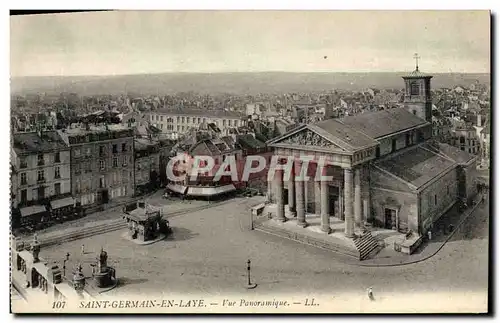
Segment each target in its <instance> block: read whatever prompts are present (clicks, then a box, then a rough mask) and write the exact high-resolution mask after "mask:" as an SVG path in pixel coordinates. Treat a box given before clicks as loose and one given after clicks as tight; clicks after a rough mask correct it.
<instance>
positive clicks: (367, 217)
mask: <svg viewBox="0 0 500 323" xmlns="http://www.w3.org/2000/svg"><path fill="white" fill-rule="evenodd" d="M363 222H370V202H369V200H368V199H364V200H363Z"/></svg>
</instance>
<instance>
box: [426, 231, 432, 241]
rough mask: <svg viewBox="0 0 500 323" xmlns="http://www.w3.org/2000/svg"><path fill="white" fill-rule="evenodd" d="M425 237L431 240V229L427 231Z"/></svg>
mask: <svg viewBox="0 0 500 323" xmlns="http://www.w3.org/2000/svg"><path fill="white" fill-rule="evenodd" d="M427 238H429V241H430V240H432V232H431V230H429V231H427Z"/></svg>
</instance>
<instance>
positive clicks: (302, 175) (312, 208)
mask: <svg viewBox="0 0 500 323" xmlns="http://www.w3.org/2000/svg"><path fill="white" fill-rule="evenodd" d="M299 128H302V130H303V131H302V134H300V131H299V132H298V133H299V134H298V136H299V138H298V139H293V137H292V138H286V140H284V143H283V142H282V143H280V142H277V143H276V144H274V145H273V144H270V146H271V147H275V150H274V154H275V156H274V158H275V159H276V160H277V162H276V163H277V165H276V166H277V169H276V171H275V173H274V179H275V180H274V181H273V185H276V187H275V188H274V191H275V192H276V193H275V197H276V198H275V200H274V201H273V202H274V204H276V212H275V214H274V218H275V219H276V220H277V221H279V222H284V221H288V220H290V219H293V221H294V222H296V225H297V226H299V227H302V228H305V227H307V226H309V225H310V223H309V218H314V217H315V218H318V219H319V220H320V221H319V222H320V223H319V229H320V231H321V232H322V233H323V234H327V235H328V234H331V233H332V231H333V230H332V226H331V222H332V221H336V223H339V221H340V222H342V223H344V227H343V228H342V229H341V230H340V231H341V232H343V234H345V236H346V237H348V238H354V237H355V227H356V228H362V227H363V216H362V215H363V213H362V212H363V200H362V187H361V186H362V183H364V181H362V180H361V177H362V174H361V168H362V165H363V164H365V163H367V162H368V161H370V160H371V159H372V158H373V157H374V153H375V149H374V146H375V145H376V142H374V141H370V140H368V139H366V137H365V136H363V135H361V136H360V137H361V138H362V141H363V146H361V147H359V149H353V147H352V146H351V145H349V144H345V143H343V142H339V143H338V145H336V144H334V143H333V142H330V141H327V140H326V139H324V138H323V137H321V136H319V134H317V133H316V132H314V131H313V130H311V129H304V128H305V127H299ZM304 130H305V131H304ZM319 132H321V131H319ZM346 136H347V138H349V140H351V137H350V136H349V134H346ZM351 136H352V137H354V138H356V136H354V135H353V134H352V133H351ZM309 141H310V142H309ZM309 143H310V144H309ZM271 168H272V167H271ZM287 173H288V174H289V176H288V178H283V176H286V174H287ZM283 183H287V187H288V196H287V197H288V198H287V200H288V204H287V205H285V201H284V197H283V193H282V190H283V185H284V184H283ZM364 191H368V188H366V189H365V190H364ZM285 210H286V211H288V212H287V214H286V215H285ZM295 215H296V217H295ZM367 218H368V216H366V217H365V220H366V219H367ZM283 219H284V220H283ZM336 230H339V228H338V226H337V228H336Z"/></svg>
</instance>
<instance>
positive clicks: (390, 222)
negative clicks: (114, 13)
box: [384, 208, 397, 230]
mask: <svg viewBox="0 0 500 323" xmlns="http://www.w3.org/2000/svg"><path fill="white" fill-rule="evenodd" d="M396 222H397V221H396V210H394V209H391V208H385V225H384V228H386V229H390V230H393V229H397V228H396Z"/></svg>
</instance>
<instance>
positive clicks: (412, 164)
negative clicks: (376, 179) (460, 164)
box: [375, 146, 455, 188]
mask: <svg viewBox="0 0 500 323" xmlns="http://www.w3.org/2000/svg"><path fill="white" fill-rule="evenodd" d="M424 147H425V146H415V147H413V149H408V150H406V151H404V152H402V153H401V154H396V155H392V156H390V157H388V158H384V159H382V160H379V161H378V162H376V163H375V165H377V166H379V167H380V168H382V169H383V170H385V171H387V172H389V173H391V174H394V175H395V176H397V177H399V178H401V179H402V180H404V181H405V182H407V183H409V184H412V185H414V186H415V187H417V188H419V187H421V186H422V185H424V184H426V183H427V182H429V181H431V180H432V179H433V178H436V177H437V176H438V175H439V174H441V173H443V172H445V171H446V170H447V169H449V168H450V167H452V166H453V165H455V163H454V162H453V161H451V160H450V159H448V158H445V157H444V156H441V155H439V154H438V153H436V152H433V151H431V150H428V149H425V148H424Z"/></svg>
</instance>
